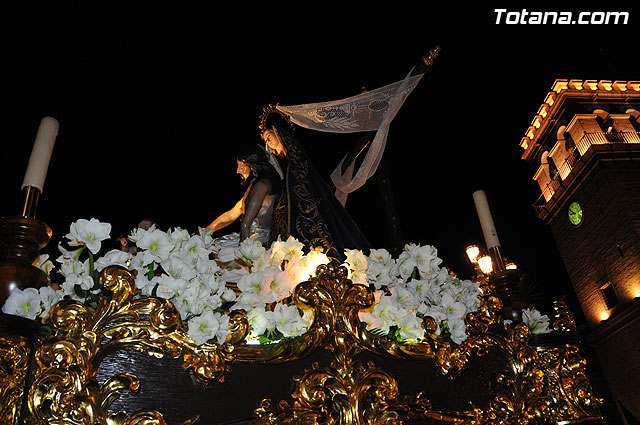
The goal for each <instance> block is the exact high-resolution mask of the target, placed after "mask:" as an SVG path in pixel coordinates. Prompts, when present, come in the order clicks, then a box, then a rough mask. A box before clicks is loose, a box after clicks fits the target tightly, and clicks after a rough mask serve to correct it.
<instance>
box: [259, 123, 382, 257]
mask: <svg viewBox="0 0 640 425" xmlns="http://www.w3.org/2000/svg"><path fill="white" fill-rule="evenodd" d="M262 130H263V131H262V138H263V140H264V141H265V144H266V147H267V151H268V152H270V153H271V155H272V156H271V162H272V164H273V165H274V167H275V168H276V170H277V171H278V173H279V174H280V175H281V177H282V181H283V189H282V192H281V194H280V196H279V198H278V199H277V200H276V202H275V205H274V209H273V214H272V227H271V241H275V240H277V239H278V238H280V239H282V240H286V239H287V238H288V237H289V236H293V237H295V238H296V239H298V240H299V241H300V242H302V243H304V244H305V246H307V247H309V248H310V249H318V250H321V251H322V252H324V253H325V254H327V256H328V257H330V258H335V259H337V260H341V261H342V260H344V258H345V254H344V251H345V249H359V250H362V251H366V252H368V251H369V249H370V248H371V246H370V244H369V242H368V240H367V238H366V237H365V236H364V234H363V233H362V231H361V230H360V229H359V228H358V226H357V225H356V223H355V222H354V221H353V219H352V218H351V217H350V215H349V214H348V213H347V211H346V210H345V208H344V206H343V205H342V204H341V203H340V201H339V200H338V198H336V196H335V193H334V192H333V190H332V189H331V188H330V187H329V185H328V184H327V183H326V182H325V181H324V180H323V178H322V177H321V176H320V175H319V174H318V172H317V171H316V170H315V168H314V167H313V164H312V163H311V161H310V160H309V157H308V156H307V154H306V152H305V150H304V148H303V147H302V146H301V145H300V143H299V142H298V141H297V140H296V138H295V136H294V134H293V132H292V131H289V130H287V129H285V127H280V126H271V127H269V128H266V127H263V128H262Z"/></svg>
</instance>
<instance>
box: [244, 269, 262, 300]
mask: <svg viewBox="0 0 640 425" xmlns="http://www.w3.org/2000/svg"><path fill="white" fill-rule="evenodd" d="M266 284H267V280H266V276H265V275H264V274H263V273H251V274H247V275H244V276H242V277H241V278H240V280H239V281H238V289H240V290H241V291H242V293H249V294H255V295H257V296H260V295H261V294H262V291H263V289H264V287H265V285H266Z"/></svg>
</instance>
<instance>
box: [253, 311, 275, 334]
mask: <svg viewBox="0 0 640 425" xmlns="http://www.w3.org/2000/svg"><path fill="white" fill-rule="evenodd" d="M247 318H248V319H249V325H250V326H251V334H252V335H253V336H260V335H262V334H263V333H265V332H266V331H271V330H273V329H275V327H276V322H275V320H274V317H273V311H266V310H265V308H264V304H263V305H262V306H258V307H255V308H252V309H250V310H249V311H248V312H247Z"/></svg>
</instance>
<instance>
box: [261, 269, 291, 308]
mask: <svg viewBox="0 0 640 425" xmlns="http://www.w3.org/2000/svg"><path fill="white" fill-rule="evenodd" d="M262 273H263V275H264V278H265V283H264V286H263V287H262V300H263V301H264V302H265V303H267V304H269V303H272V302H275V301H281V300H283V299H285V298H287V297H288V296H289V295H291V291H292V289H293V285H292V283H291V281H290V280H289V275H288V274H287V272H285V271H281V270H280V269H279V268H277V267H273V266H272V267H269V268H267V269H266V270H265V271H264V272H262Z"/></svg>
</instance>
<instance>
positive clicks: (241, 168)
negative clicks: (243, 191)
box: [236, 161, 251, 181]
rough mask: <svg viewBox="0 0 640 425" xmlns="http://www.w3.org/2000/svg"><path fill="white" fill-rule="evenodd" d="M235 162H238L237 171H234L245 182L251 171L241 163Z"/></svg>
mask: <svg viewBox="0 0 640 425" xmlns="http://www.w3.org/2000/svg"><path fill="white" fill-rule="evenodd" d="M237 162H238V169H237V170H236V173H238V174H240V177H242V181H245V180H247V179H248V178H249V175H250V174H251V169H250V168H249V166H248V165H247V164H246V163H244V162H243V161H237Z"/></svg>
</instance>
